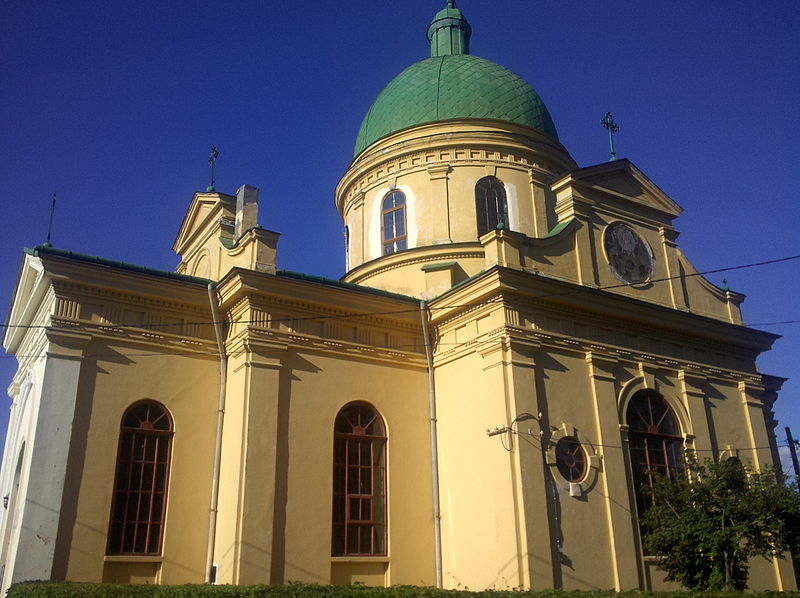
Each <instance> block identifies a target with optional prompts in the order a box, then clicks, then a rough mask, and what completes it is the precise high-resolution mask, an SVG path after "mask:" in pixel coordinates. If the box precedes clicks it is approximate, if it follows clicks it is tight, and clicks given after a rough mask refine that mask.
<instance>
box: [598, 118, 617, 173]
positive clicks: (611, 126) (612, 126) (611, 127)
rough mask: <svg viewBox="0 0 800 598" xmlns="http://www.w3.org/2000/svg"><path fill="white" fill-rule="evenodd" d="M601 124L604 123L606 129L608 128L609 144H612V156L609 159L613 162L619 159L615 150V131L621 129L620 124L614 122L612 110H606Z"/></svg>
mask: <svg viewBox="0 0 800 598" xmlns="http://www.w3.org/2000/svg"><path fill="white" fill-rule="evenodd" d="M600 124H601V125H603V128H604V129H606V130H608V144H609V146H611V157H610V158H609V159H608V161H609V162H613V161H614V160H616V159H617V153H616V152H615V151H614V133H616V132H617V131H619V125H617V123H615V122H614V118H613V117H612V116H611V113H610V112H606V116H605V118H604V119H603V120H601V121H600Z"/></svg>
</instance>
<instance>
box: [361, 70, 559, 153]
mask: <svg viewBox="0 0 800 598" xmlns="http://www.w3.org/2000/svg"><path fill="white" fill-rule="evenodd" d="M456 118H457V119H462V118H480V119H496V120H503V121H507V122H511V123H515V124H518V125H523V126H526V127H531V128H533V129H536V130H538V131H541V132H542V133H545V134H546V135H549V136H550V137H552V138H553V139H555V140H558V133H557V132H556V127H555V125H554V124H553V119H552V118H551V117H550V113H549V112H548V111H547V107H546V106H545V105H544V102H543V101H542V99H541V98H540V97H539V95H538V94H537V93H536V92H535V91H534V90H533V88H532V87H531V86H530V85H528V84H527V83H526V82H525V81H524V80H523V79H522V78H520V77H519V76H517V75H515V74H514V73H512V72H511V71H509V70H508V69H506V68H504V67H502V66H500V65H499V64H495V63H494V62H490V61H488V60H484V59H483V58H478V57H477V56H472V55H470V54H453V55H445V56H436V57H434V58H428V59H427V60H422V61H421V62H417V63H416V64H413V65H411V66H410V67H408V68H407V69H406V70H404V71H403V72H402V73H400V74H399V75H398V76H397V77H395V78H394V80H393V81H392V82H391V83H389V85H387V86H386V87H385V88H384V90H383V91H382V92H381V93H380V95H379V96H378V99H376V100H375V103H374V104H372V107H371V108H370V109H369V112H367V115H366V117H364V121H363V122H362V123H361V129H360V130H359V132H358V138H357V139H356V147H355V155H356V156H357V155H358V154H360V153H361V152H362V151H364V150H365V149H366V148H367V147H368V146H369V145H371V144H372V143H374V142H375V141H377V140H378V139H381V138H382V137H386V136H387V135H389V134H391V133H394V132H396V131H400V130H402V129H406V128H408V127H413V126H415V125H420V124H423V123H430V122H436V121H442V120H449V119H456Z"/></svg>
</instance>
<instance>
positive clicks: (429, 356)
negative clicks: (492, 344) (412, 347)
mask: <svg viewBox="0 0 800 598" xmlns="http://www.w3.org/2000/svg"><path fill="white" fill-rule="evenodd" d="M419 313H420V317H421V318H422V336H423V338H424V339H425V359H426V360H427V362H428V408H429V411H430V424H431V475H432V477H433V549H434V561H435V567H436V587H437V588H441V587H442V511H441V508H440V507H439V440H438V435H437V432H436V385H435V382H434V378H433V350H432V348H431V337H430V335H429V334H428V311H427V302H426V301H425V300H424V299H423V300H422V301H420V302H419Z"/></svg>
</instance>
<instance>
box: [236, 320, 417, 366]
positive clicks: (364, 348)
mask: <svg viewBox="0 0 800 598" xmlns="http://www.w3.org/2000/svg"><path fill="white" fill-rule="evenodd" d="M421 342H422V341H421V339H420V343H421ZM252 343H256V344H258V343H261V344H262V345H263V346H265V347H270V348H271V350H273V351H279V352H280V351H286V352H312V353H319V354H325V355H328V356H331V357H335V358H337V359H348V360H358V361H370V362H376V363H381V364H385V365H392V366H394V367H407V368H412V369H420V370H424V369H425V368H426V362H425V357H424V355H423V354H422V353H421V352H417V353H415V352H413V351H403V350H398V349H393V348H390V347H378V346H375V345H367V344H360V343H352V342H347V341H343V340H336V339H328V338H320V337H317V336H314V335H308V334H301V333H297V332H291V331H283V330H276V329H267V328H259V327H254V326H248V327H247V328H243V329H242V330H241V331H240V332H239V333H238V334H237V335H236V336H235V337H233V338H230V339H228V341H227V342H226V347H227V349H228V351H229V353H230V354H231V355H240V354H241V353H242V352H245V351H247V350H248V346H249V345H250V344H252Z"/></svg>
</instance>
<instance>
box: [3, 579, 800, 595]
mask: <svg viewBox="0 0 800 598" xmlns="http://www.w3.org/2000/svg"><path fill="white" fill-rule="evenodd" d="M737 596H745V594H743V593H736V592H621V593H616V592H613V591H611V590H607V591H594V592H558V591H546V592H527V591H518V590H484V591H482V592H472V591H469V590H437V589H436V588H427V587H416V586H394V587H391V588H373V587H367V586H362V585H355V586H321V585H315V584H303V583H290V584H288V585H274V586H267V585H261V586H226V585H219V586H209V585H185V586H159V585H123V584H101V583H72V582H63V583H50V582H25V583H19V584H16V585H14V586H12V587H11V589H10V590H9V591H8V598H73V597H76V598H140V597H141V598H694V597H698V598H735V597H737ZM747 596H748V598H753V597H754V596H757V597H758V598H790V597H792V598H800V592H760V593H758V594H752V593H751V594H747Z"/></svg>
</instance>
